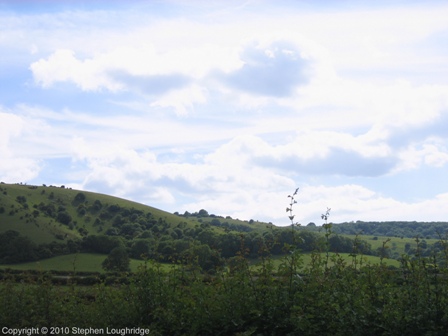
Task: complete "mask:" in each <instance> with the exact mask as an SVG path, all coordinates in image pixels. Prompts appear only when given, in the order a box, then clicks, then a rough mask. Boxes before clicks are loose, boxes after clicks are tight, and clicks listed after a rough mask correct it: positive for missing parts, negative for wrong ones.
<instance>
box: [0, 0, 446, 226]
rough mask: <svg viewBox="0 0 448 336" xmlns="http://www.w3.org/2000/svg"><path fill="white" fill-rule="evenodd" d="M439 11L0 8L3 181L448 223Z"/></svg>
mask: <svg viewBox="0 0 448 336" xmlns="http://www.w3.org/2000/svg"><path fill="white" fill-rule="evenodd" d="M446 17H448V4H446V3H445V2H444V1H432V2H427V1H425V2H423V1H412V2H409V1H382V2H381V1H380V2H375V5H372V4H371V2H368V1H364V2H361V1H343V2H335V1H320V2H317V1H278V2H275V3H274V2H272V1H246V2H240V1H214V2H209V1H132V2H131V1H129V2H123V1H112V2H111V1H57V2H56V1H50V0H46V1H0V48H1V50H2V53H1V54H0V157H1V161H0V181H3V182H7V183H17V182H23V183H28V184H37V185H41V184H47V185H50V184H52V185H62V184H63V185H65V186H69V187H72V188H76V189H83V190H90V191H96V192H101V193H107V194H111V195H115V196H119V197H123V198H127V199H131V200H134V201H137V202H141V203H145V204H148V205H152V206H155V207H158V208H161V209H163V210H166V211H170V212H175V211H178V212H181V213H183V212H184V211H190V212H194V211H198V210H200V209H202V208H203V209H206V210H207V211H209V212H210V213H215V214H219V215H225V216H226V215H230V216H232V217H234V218H240V219H247V220H248V219H255V220H263V221H272V222H273V223H275V224H278V225H287V224H288V219H287V216H286V215H287V214H286V212H285V209H286V206H287V203H288V198H287V197H286V196H287V195H288V194H290V193H291V192H292V191H294V190H295V188H296V187H300V191H299V194H298V196H297V201H298V204H297V207H296V219H297V220H298V221H299V222H301V223H302V224H307V223H308V222H311V221H312V222H316V223H317V224H321V223H320V214H321V213H323V212H325V210H326V208H327V207H330V208H331V209H332V214H331V217H330V219H331V220H332V221H334V222H342V221H356V220H364V221H369V220H377V221H386V220H411V221H412V220H419V221H447V220H448V207H447V204H448V178H447V176H448V82H447V78H448V58H447V57H446V56H447V53H448V47H447V46H448V21H447V20H446Z"/></svg>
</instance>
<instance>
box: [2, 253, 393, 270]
mask: <svg viewBox="0 0 448 336" xmlns="http://www.w3.org/2000/svg"><path fill="white" fill-rule="evenodd" d="M331 255H334V253H330V256H331ZM302 256H303V262H304V265H307V264H309V263H310V261H311V254H310V253H304V254H302ZM339 256H341V257H342V258H343V259H344V260H345V262H346V263H347V264H350V263H351V262H352V257H351V256H350V255H349V254H348V253H340V254H339ZM106 257H107V256H106V255H105V254H95V253H79V254H67V255H62V256H58V257H54V258H49V259H44V260H39V261H36V262H27V263H21V264H11V265H0V268H3V269H5V268H10V269H14V270H23V271H26V270H38V271H69V272H70V271H77V272H101V273H102V272H104V270H103V268H102V267H101V263H102V262H103V260H104V259H106ZM322 257H325V253H322ZM359 258H361V256H358V260H359ZM272 259H273V261H274V267H278V265H280V263H281V262H282V259H283V257H273V258H272ZM362 260H363V263H364V264H367V263H371V264H379V263H380V258H379V257H375V256H362ZM258 263H259V262H258V261H256V260H254V261H253V262H252V264H253V265H254V266H255V265H257V264H258ZM383 263H384V264H386V265H393V266H396V267H398V266H399V265H400V263H399V262H398V261H397V260H394V259H384V260H383ZM143 264H144V261H142V260H136V259H131V263H130V266H131V271H133V272H135V271H137V269H138V267H139V266H142V265H143ZM330 265H331V263H330ZM162 267H163V268H166V269H167V270H168V269H169V268H170V267H173V265H172V264H163V265H162Z"/></svg>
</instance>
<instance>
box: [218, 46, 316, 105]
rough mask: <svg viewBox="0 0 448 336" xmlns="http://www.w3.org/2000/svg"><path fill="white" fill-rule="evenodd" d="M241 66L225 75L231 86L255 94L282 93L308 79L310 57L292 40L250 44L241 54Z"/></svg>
mask: <svg viewBox="0 0 448 336" xmlns="http://www.w3.org/2000/svg"><path fill="white" fill-rule="evenodd" d="M241 60H242V62H243V65H242V67H241V68H240V69H238V70H236V71H233V72H230V73H228V74H225V75H222V77H223V80H224V82H225V83H227V84H228V85H229V86H231V87H233V88H235V89H238V90H243V91H246V92H249V93H252V94H257V95H266V96H275V97H283V96H288V95H290V94H291V93H293V91H294V89H295V88H296V87H297V86H299V85H304V84H307V83H308V81H309V76H310V74H309V72H310V61H309V60H306V59H305V58H304V57H303V56H302V55H301V53H300V51H299V50H297V47H295V46H294V45H293V44H292V43H288V42H280V41H277V42H274V43H272V44H271V45H269V46H262V45H261V46H260V45H254V44H252V45H249V46H247V47H246V48H245V49H244V50H243V52H242V54H241Z"/></svg>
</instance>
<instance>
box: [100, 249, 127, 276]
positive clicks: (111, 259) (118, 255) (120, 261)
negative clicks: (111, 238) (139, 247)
mask: <svg viewBox="0 0 448 336" xmlns="http://www.w3.org/2000/svg"><path fill="white" fill-rule="evenodd" d="M129 263H130V260H129V256H128V253H127V252H126V248H125V247H124V246H118V247H116V248H114V249H113V250H112V251H110V253H109V255H108V256H107V258H106V259H105V260H104V261H103V263H102V266H103V269H104V270H106V271H111V272H129V271H130V267H129Z"/></svg>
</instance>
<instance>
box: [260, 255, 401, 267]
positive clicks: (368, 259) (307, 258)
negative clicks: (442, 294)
mask: <svg viewBox="0 0 448 336" xmlns="http://www.w3.org/2000/svg"><path fill="white" fill-rule="evenodd" d="M320 255H321V257H322V258H325V253H320ZM335 255H336V256H339V257H341V258H342V259H343V260H344V261H345V262H346V264H347V265H350V264H351V263H352V261H353V257H351V256H350V254H349V253H338V254H335V253H330V254H329V256H330V262H329V265H330V266H331V265H333V263H332V262H331V257H332V256H335ZM311 256H312V254H311V253H303V254H302V258H303V265H304V267H306V266H307V265H308V264H309V263H310V262H311ZM272 259H273V265H274V267H275V268H277V267H278V266H279V265H280V264H281V263H282V261H283V260H284V257H274V258H272ZM361 259H362V263H363V265H366V264H379V263H380V261H381V259H380V257H376V256H368V255H363V256H361V255H358V257H357V261H358V262H359V261H360V260H361ZM383 263H384V264H385V265H386V266H395V267H399V266H400V262H399V261H398V260H395V259H383ZM257 265H259V262H258V261H254V262H253V264H252V267H257Z"/></svg>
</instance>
